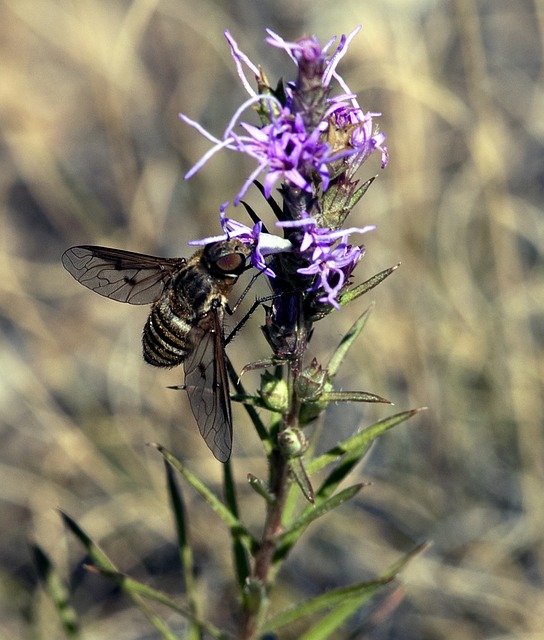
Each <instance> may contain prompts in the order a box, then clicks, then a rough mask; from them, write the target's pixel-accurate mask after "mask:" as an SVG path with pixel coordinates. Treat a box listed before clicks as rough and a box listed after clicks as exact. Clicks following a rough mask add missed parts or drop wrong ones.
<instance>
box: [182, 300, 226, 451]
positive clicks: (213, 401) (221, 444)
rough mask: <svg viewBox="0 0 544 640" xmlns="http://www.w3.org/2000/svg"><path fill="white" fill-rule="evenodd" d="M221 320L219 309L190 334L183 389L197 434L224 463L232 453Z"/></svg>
mask: <svg viewBox="0 0 544 640" xmlns="http://www.w3.org/2000/svg"><path fill="white" fill-rule="evenodd" d="M222 318H223V311H222V309H221V307H217V308H213V309H211V310H210V311H209V312H208V313H207V314H206V315H205V316H204V317H203V318H202V319H201V320H200V322H199V323H198V324H197V325H195V327H193V328H192V329H191V331H190V332H189V335H188V336H187V345H188V349H189V354H188V355H187V357H186V359H185V389H186V390H187V395H188V397H189V403H190V404H191V409H192V411H193V414H194V416H195V419H196V422H197V424H198V428H199V430H200V434H201V435H202V437H203V438H204V441H205V442H206V444H207V445H208V447H209V448H210V449H211V451H212V453H213V455H214V456H215V457H216V458H217V459H218V460H219V461H220V462H226V461H227V460H228V459H229V458H230V453H231V451H232V413H231V405H230V395H229V381H228V374H227V364H226V360H225V349H224V345H223V327H222Z"/></svg>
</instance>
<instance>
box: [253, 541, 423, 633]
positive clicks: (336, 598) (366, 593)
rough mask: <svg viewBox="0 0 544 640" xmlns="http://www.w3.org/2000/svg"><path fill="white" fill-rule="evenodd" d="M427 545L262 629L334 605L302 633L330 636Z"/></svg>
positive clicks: (280, 616)
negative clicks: (379, 572) (373, 575)
mask: <svg viewBox="0 0 544 640" xmlns="http://www.w3.org/2000/svg"><path fill="white" fill-rule="evenodd" d="M428 546H429V545H428V544H427V543H423V544H421V545H419V546H418V547H416V548H415V549H413V550H412V551H410V552H409V553H407V554H406V555H405V556H404V557H403V558H401V559H400V560H398V561H397V562H395V563H394V564H393V565H392V566H391V567H390V568H389V569H388V570H387V571H386V572H385V573H384V574H383V575H382V576H380V578H378V579H377V580H373V581H371V582H359V583H357V584H353V585H349V586H347V587H340V588H338V589H333V590H331V591H328V592H327V593H324V594H322V595H319V596H316V597H315V598H312V599H310V600H307V601H306V602H302V603H300V604H298V605H295V606H294V607H292V608H291V609H288V610H287V611H283V612H282V613H279V614H277V615H275V616H274V617H272V618H270V619H269V620H268V621H267V622H266V624H265V625H264V627H263V629H262V632H268V633H271V632H276V631H277V630H278V629H280V628H281V627H284V626H286V625H288V624H292V623H294V622H297V621H298V620H301V619H302V618H306V617H308V616H312V615H315V614H318V613H321V612H322V611H324V610H326V609H332V611H331V612H330V613H329V614H328V615H327V616H325V617H323V618H322V619H321V620H320V621H319V622H317V623H316V624H314V625H313V626H311V627H310V628H308V629H307V631H306V632H305V633H304V634H303V635H302V636H299V640H325V639H326V638H330V637H331V636H332V634H333V633H334V632H335V631H336V630H337V629H338V628H339V627H340V626H341V625H342V624H343V623H344V622H345V621H346V620H347V619H348V618H349V617H350V616H351V615H353V614H354V613H355V612H356V611H357V610H358V609H360V608H361V606H362V605H363V604H365V603H366V602H368V600H370V598H371V597H372V596H373V595H374V594H375V593H376V592H377V591H378V590H379V589H380V588H382V587H383V586H385V585H387V584H389V583H390V582H392V581H393V580H394V579H395V577H396V576H397V574H398V573H399V572H400V571H401V570H402V569H403V568H404V567H405V566H406V565H407V564H408V562H409V561H410V560H412V559H413V558H414V557H415V556H416V555H419V554H421V553H422V552H423V551H424V550H425V549H426V548H427V547H428Z"/></svg>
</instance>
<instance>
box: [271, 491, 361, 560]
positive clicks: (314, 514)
mask: <svg viewBox="0 0 544 640" xmlns="http://www.w3.org/2000/svg"><path fill="white" fill-rule="evenodd" d="M363 486H364V485H363V484H355V485H353V486H351V487H347V489H344V490H343V491H340V492H339V493H337V494H336V495H334V496H332V497H330V498H327V499H325V500H321V501H320V502H316V505H315V506H310V505H309V506H308V507H307V508H306V509H304V511H303V512H302V513H301V515H300V516H299V517H298V518H297V519H296V520H295V521H294V522H293V523H292V524H291V526H290V527H289V528H288V529H286V530H285V531H284V532H283V533H282V534H281V535H280V536H278V538H277V550H276V553H275V554H274V559H275V560H278V559H280V558H283V557H285V555H286V554H287V553H288V551H289V550H290V549H291V547H292V546H293V545H294V544H295V542H296V541H297V540H298V539H299V537H300V536H301V534H302V533H303V532H304V530H305V529H306V528H307V527H308V525H309V524H310V523H311V522H313V521H314V520H317V518H320V517H321V516H323V515H325V514H326V513H328V512H329V511H332V509H335V508H336V507H339V506H340V505H341V504H342V503H344V502H346V500H350V499H351V498H353V496H354V495H356V494H357V493H358V492H359V491H360V490H361V489H362V488H363Z"/></svg>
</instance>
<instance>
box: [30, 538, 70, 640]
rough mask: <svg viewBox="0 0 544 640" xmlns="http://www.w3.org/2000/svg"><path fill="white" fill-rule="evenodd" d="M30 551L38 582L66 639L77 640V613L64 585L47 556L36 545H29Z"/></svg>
mask: <svg viewBox="0 0 544 640" xmlns="http://www.w3.org/2000/svg"><path fill="white" fill-rule="evenodd" d="M30 551H31V553H32V558H33V560H34V566H35V567H36V571H37V572H38V577H39V579H40V582H41V583H42V584H43V587H44V589H45V591H46V593H47V594H48V596H49V597H50V598H51V600H52V601H53V604H54V605H55V609H56V610H57V613H58V615H59V618H60V621H61V624H62V627H63V628H64V631H65V633H66V636H67V637H68V638H77V637H78V636H79V621H78V619H77V613H76V611H75V609H74V608H73V607H72V605H71V603H70V596H69V592H68V589H67V588H66V585H65V584H64V582H63V580H62V578H61V577H60V575H59V574H58V572H57V571H56V569H55V567H54V566H53V564H52V562H51V560H50V559H49V556H48V555H47V554H46V553H45V551H43V549H42V548H41V547H40V546H39V545H38V544H31V545H30Z"/></svg>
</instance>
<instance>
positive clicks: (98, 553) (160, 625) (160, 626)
mask: <svg viewBox="0 0 544 640" xmlns="http://www.w3.org/2000/svg"><path fill="white" fill-rule="evenodd" d="M60 514H61V517H62V519H63V521H64V523H65V524H66V526H67V527H68V528H69V529H70V531H71V532H72V533H73V534H74V535H75V536H76V538H78V540H79V541H80V542H81V544H82V545H83V546H84V547H85V549H86V550H87V553H88V554H89V557H90V558H91V560H92V561H93V563H94V564H95V565H96V568H97V569H98V570H99V571H100V573H103V574H105V575H108V574H119V572H118V571H117V569H116V567H115V565H114V564H113V562H112V561H111V560H110V559H109V558H108V557H107V556H106V554H105V553H104V552H103V551H102V549H100V547H99V546H98V545H97V544H95V543H94V542H93V540H92V539H91V538H90V537H89V536H88V535H87V534H86V533H85V531H83V529H82V528H81V527H80V526H79V525H78V524H77V522H76V521H75V520H73V519H72V518H71V517H70V516H69V515H68V514H66V513H64V512H62V511H60ZM120 586H121V587H122V588H123V591H124V592H125V593H126V594H127V595H128V597H129V598H130V599H131V600H132V602H134V604H135V605H136V606H137V607H138V609H139V610H140V611H141V612H142V613H143V615H144V616H145V617H146V618H147V619H148V620H149V622H150V623H151V624H152V625H153V626H154V627H155V629H156V630H157V631H158V632H159V633H160V634H161V636H162V637H163V638H165V640H177V637H176V635H175V634H174V632H173V631H172V630H171V629H170V627H169V626H168V625H167V623H166V622H165V621H164V620H163V619H162V618H160V617H159V616H158V615H157V614H156V613H155V612H154V611H152V610H151V609H150V608H149V607H148V606H147V604H146V603H145V602H144V601H143V600H142V598H141V596H140V595H138V594H137V593H135V592H133V591H131V590H130V589H127V588H125V585H124V584H121V585H120Z"/></svg>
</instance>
